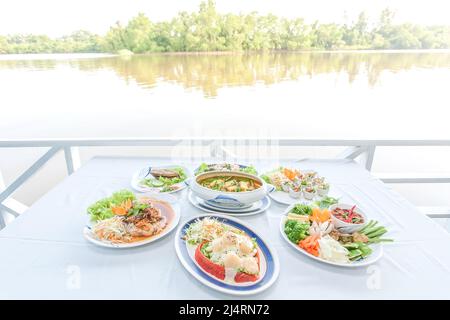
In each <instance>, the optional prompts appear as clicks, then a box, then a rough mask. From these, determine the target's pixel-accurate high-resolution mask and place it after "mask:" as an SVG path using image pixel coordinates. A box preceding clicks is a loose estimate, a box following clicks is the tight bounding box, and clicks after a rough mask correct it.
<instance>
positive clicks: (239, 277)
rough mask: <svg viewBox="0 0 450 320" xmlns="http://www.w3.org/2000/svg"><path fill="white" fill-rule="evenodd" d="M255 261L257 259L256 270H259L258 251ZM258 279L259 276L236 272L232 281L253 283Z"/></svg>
mask: <svg viewBox="0 0 450 320" xmlns="http://www.w3.org/2000/svg"><path fill="white" fill-rule="evenodd" d="M256 259H258V268H260V259H259V251H257V252H256ZM258 279H259V275H257V274H249V273H245V272H238V273H236V275H235V276H234V281H236V282H238V283H240V282H255V281H256V280H258Z"/></svg>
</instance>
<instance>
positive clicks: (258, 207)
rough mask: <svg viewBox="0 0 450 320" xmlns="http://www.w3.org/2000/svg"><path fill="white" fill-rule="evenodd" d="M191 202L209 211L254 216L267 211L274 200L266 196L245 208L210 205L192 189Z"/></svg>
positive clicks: (190, 193)
mask: <svg viewBox="0 0 450 320" xmlns="http://www.w3.org/2000/svg"><path fill="white" fill-rule="evenodd" d="M188 199H189V202H190V203H191V204H192V205H193V206H194V207H196V208H198V209H200V210H202V211H205V212H208V213H219V214H220V213H223V214H226V215H230V216H239V217H243V216H252V215H256V214H260V213H263V212H264V211H266V210H267V209H268V208H269V207H270V205H271V203H272V201H271V200H270V198H269V197H268V196H265V197H264V198H262V199H261V200H259V201H256V202H255V203H254V204H252V205H251V206H250V207H249V208H243V209H234V208H221V207H216V206H212V205H210V204H209V203H208V202H206V201H205V200H203V199H201V198H199V197H197V196H196V195H195V194H194V193H193V192H192V191H189V194H188Z"/></svg>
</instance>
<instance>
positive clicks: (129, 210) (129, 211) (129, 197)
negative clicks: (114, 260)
mask: <svg viewBox="0 0 450 320" xmlns="http://www.w3.org/2000/svg"><path fill="white" fill-rule="evenodd" d="M174 200H175V199H174V197H173V196H170V195H156V194H148V195H142V196H138V197H136V196H135V195H134V194H133V193H132V192H131V191H129V190H121V191H118V192H115V193H114V194H112V195H111V196H110V197H108V198H104V199H101V200H99V201H97V202H96V203H94V204H92V205H91V206H90V207H89V208H88V213H89V215H90V219H89V221H88V222H87V224H86V226H85V227H84V229H83V236H84V237H85V239H86V240H87V241H89V242H91V243H93V244H94V245H97V246H100V247H106V248H132V247H138V246H143V245H146V244H149V243H151V242H154V241H156V240H158V239H161V238H162V237H164V236H166V235H168V234H169V233H170V232H172V231H173V230H174V229H175V228H176V226H177V225H178V223H179V221H180V216H181V209H180V206H179V205H178V204H177V203H176V202H175V201H174Z"/></svg>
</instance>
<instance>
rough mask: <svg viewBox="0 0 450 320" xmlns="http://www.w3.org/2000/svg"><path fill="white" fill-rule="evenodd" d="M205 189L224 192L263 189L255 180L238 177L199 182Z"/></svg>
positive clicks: (209, 179)
mask: <svg viewBox="0 0 450 320" xmlns="http://www.w3.org/2000/svg"><path fill="white" fill-rule="evenodd" d="M199 184H200V185H201V186H203V187H206V188H209V189H212V190H218V191H224V192H246V191H253V190H256V189H258V188H260V187H261V184H260V183H259V182H258V181H255V180H254V179H250V178H246V177H236V176H214V177H211V178H206V179H203V180H201V181H199Z"/></svg>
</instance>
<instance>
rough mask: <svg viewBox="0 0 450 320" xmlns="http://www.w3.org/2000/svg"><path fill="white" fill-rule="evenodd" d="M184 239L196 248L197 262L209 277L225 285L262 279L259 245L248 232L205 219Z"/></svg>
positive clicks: (192, 228)
mask: <svg viewBox="0 0 450 320" xmlns="http://www.w3.org/2000/svg"><path fill="white" fill-rule="evenodd" d="M185 240H186V241H187V242H188V244H189V245H193V246H196V249H195V255H194V258H195V261H196V262H197V264H198V265H199V266H200V268H202V270H204V271H205V272H207V273H208V274H210V275H212V276H214V277H216V278H218V279H220V280H223V281H226V282H238V283H241V282H255V281H257V280H258V279H259V277H260V258H259V252H258V246H257V244H256V242H255V240H254V239H252V238H250V237H249V236H248V235H247V234H245V232H243V231H241V230H239V229H236V228H234V227H231V226H227V225H225V224H223V223H221V222H219V221H217V220H215V219H212V218H205V219H202V220H198V221H196V222H195V223H193V224H191V225H190V226H189V229H188V230H187V231H186V235H185Z"/></svg>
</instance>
